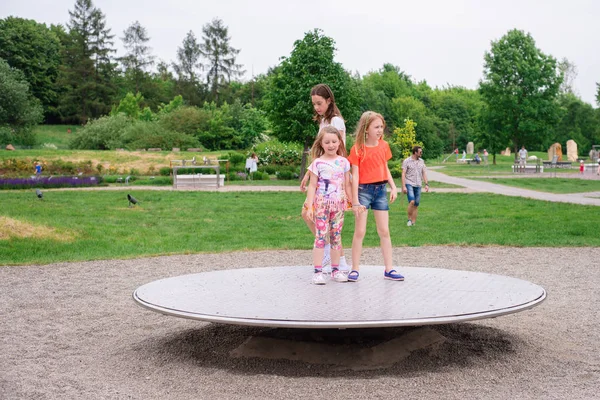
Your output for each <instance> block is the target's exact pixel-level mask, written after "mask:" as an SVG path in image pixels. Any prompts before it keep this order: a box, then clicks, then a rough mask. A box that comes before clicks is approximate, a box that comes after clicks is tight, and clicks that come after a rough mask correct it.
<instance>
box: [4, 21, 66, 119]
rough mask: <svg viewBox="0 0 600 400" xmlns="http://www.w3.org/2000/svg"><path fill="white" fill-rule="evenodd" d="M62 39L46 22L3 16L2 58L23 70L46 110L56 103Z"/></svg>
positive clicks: (34, 93) (32, 91) (33, 91)
mask: <svg viewBox="0 0 600 400" xmlns="http://www.w3.org/2000/svg"><path fill="white" fill-rule="evenodd" d="M60 47H61V43H60V40H59V38H58V37H57V35H56V34H55V33H54V32H53V31H52V29H51V28H48V27H47V26H46V25H45V24H41V23H38V22H36V21H34V20H28V19H23V18H16V17H7V18H5V19H2V20H0V58H3V59H4V60H6V61H7V62H8V64H9V65H10V66H11V67H14V68H17V69H19V70H20V71H22V72H23V74H24V75H25V79H27V82H29V87H30V89H31V94H33V96H35V97H36V98H37V99H38V100H39V101H40V102H41V104H42V107H43V108H44V112H45V113H46V114H48V113H49V110H50V109H51V108H53V107H55V106H56V102H57V98H58V96H57V93H56V90H55V85H56V79H57V77H58V67H59V65H60Z"/></svg>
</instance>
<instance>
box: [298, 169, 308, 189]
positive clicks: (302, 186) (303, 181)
mask: <svg viewBox="0 0 600 400" xmlns="http://www.w3.org/2000/svg"><path fill="white" fill-rule="evenodd" d="M306 182H308V173H306V174H304V178H302V182H300V191H301V192H302V193H304V192H306Z"/></svg>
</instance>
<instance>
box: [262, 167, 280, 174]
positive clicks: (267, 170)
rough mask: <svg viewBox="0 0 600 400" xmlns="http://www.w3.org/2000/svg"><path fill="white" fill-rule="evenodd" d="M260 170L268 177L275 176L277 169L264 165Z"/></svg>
mask: <svg viewBox="0 0 600 400" xmlns="http://www.w3.org/2000/svg"><path fill="white" fill-rule="evenodd" d="M262 170H263V172H266V173H267V174H269V175H275V173H276V172H277V167H276V166H275V165H265V166H264V167H263V168H262Z"/></svg>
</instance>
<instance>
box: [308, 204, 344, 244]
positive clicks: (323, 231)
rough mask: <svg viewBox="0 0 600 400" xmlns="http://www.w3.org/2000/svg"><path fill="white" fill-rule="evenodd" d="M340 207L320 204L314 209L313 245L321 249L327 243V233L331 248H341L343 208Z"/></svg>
mask: <svg viewBox="0 0 600 400" xmlns="http://www.w3.org/2000/svg"><path fill="white" fill-rule="evenodd" d="M339 208H340V207H332V208H330V207H328V206H327V205H326V204H321V205H320V207H316V209H315V228H316V233H315V247H316V248H318V249H322V248H324V247H325V244H326V243H327V234H328V233H329V244H330V245H331V248H332V249H335V250H339V249H341V248H342V227H343V226H344V209H343V208H342V209H339Z"/></svg>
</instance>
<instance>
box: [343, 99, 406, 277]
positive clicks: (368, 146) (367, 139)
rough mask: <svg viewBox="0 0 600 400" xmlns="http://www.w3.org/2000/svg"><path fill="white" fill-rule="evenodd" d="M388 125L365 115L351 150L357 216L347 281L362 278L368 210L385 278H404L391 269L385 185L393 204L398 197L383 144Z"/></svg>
mask: <svg viewBox="0 0 600 400" xmlns="http://www.w3.org/2000/svg"><path fill="white" fill-rule="evenodd" d="M384 129H385V121H384V119H383V116H382V115H381V114H378V113H376V112H373V111H367V112H365V113H363V115H362V116H361V117H360V120H359V121H358V126H357V128H356V133H355V136H356V142H355V144H354V146H352V149H351V150H350V155H349V156H348V161H350V164H351V165H352V209H353V211H354V216H355V218H356V219H355V228H354V237H353V239H352V271H350V274H348V281H350V282H356V281H357V280H358V276H359V272H358V270H359V266H360V256H361V253H362V245H363V239H364V238H365V233H366V231H367V210H368V209H369V208H371V209H372V210H373V214H374V215H375V224H376V225H377V233H378V234H379V243H380V246H381V253H382V254H383V262H384V264H385V272H384V275H383V277H384V278H385V279H390V280H394V281H403V280H404V277H403V276H402V275H401V274H399V273H398V272H397V271H396V270H395V269H393V267H392V239H391V238H390V228H389V215H388V210H389V209H390V207H389V204H388V199H387V190H386V185H387V184H388V183H389V184H390V188H391V192H390V203H393V202H394V200H396V197H397V196H398V190H397V188H396V184H395V183H394V179H393V178H392V174H391V173H390V169H389V168H388V166H387V161H388V160H389V159H391V158H392V152H391V150H390V146H389V145H388V144H387V143H386V142H385V141H384V140H383V130H384Z"/></svg>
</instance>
